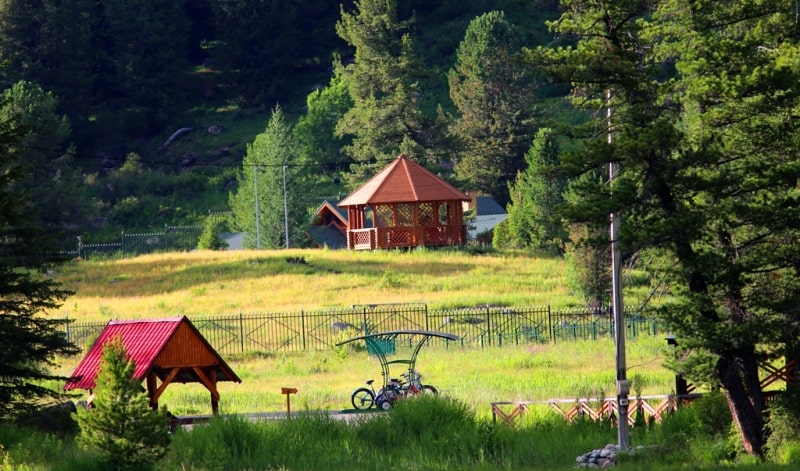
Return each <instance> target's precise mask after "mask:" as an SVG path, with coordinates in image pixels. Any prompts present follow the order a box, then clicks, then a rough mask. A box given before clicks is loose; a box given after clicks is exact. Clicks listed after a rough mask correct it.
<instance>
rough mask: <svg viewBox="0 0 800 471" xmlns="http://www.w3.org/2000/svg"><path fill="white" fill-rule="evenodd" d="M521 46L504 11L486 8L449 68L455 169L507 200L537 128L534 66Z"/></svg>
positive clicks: (502, 201) (472, 186)
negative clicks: (522, 53) (522, 54)
mask: <svg viewBox="0 0 800 471" xmlns="http://www.w3.org/2000/svg"><path fill="white" fill-rule="evenodd" d="M521 46H522V43H521V35H520V33H519V31H518V30H517V29H516V28H515V27H514V26H513V25H512V24H511V23H509V22H508V21H507V20H506V18H505V14H504V13H503V12H500V11H492V12H489V13H485V14H483V15H481V16H479V17H477V18H475V19H474V20H472V22H471V23H470V24H469V27H468V28H467V31H466V34H465V35H464V40H463V41H461V44H460V45H459V46H458V50H457V52H456V63H455V65H454V66H453V68H452V69H451V70H450V72H449V73H448V74H447V81H448V83H449V85H450V98H451V99H452V100H453V103H454V104H455V106H456V108H457V109H458V113H459V116H458V117H457V119H456V120H455V121H454V124H453V125H452V126H451V132H452V133H453V134H454V135H455V137H456V138H457V140H458V141H459V142H460V148H459V150H458V152H457V159H456V163H455V171H456V175H457V176H458V178H459V179H460V180H462V181H464V182H466V183H467V184H468V186H469V187H470V189H472V190H476V191H479V192H481V193H485V194H488V195H491V196H493V197H494V198H495V199H496V200H497V202H498V203H500V204H501V205H503V206H505V205H506V203H507V202H508V200H509V195H508V185H509V183H510V182H511V181H512V180H513V178H514V177H515V176H516V174H517V172H518V171H520V170H521V169H522V168H523V167H524V155H525V151H526V148H527V146H528V143H529V142H530V141H531V134H532V132H533V123H532V116H533V103H534V100H535V93H534V85H535V81H534V76H533V74H532V73H531V71H530V67H529V66H526V65H524V64H522V63H521V62H520V61H519V60H517V59H515V54H517V53H518V52H519V51H520V48H521Z"/></svg>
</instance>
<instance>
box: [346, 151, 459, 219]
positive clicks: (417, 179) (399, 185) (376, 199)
mask: <svg viewBox="0 0 800 471" xmlns="http://www.w3.org/2000/svg"><path fill="white" fill-rule="evenodd" d="M469 199H470V198H469V196H467V195H466V194H464V193H462V192H460V191H458V190H456V189H455V188H454V187H453V186H452V185H450V184H449V183H447V182H445V181H444V180H442V179H441V178H439V177H437V176H436V175H434V174H433V173H431V172H430V171H428V170H427V169H425V168H424V167H422V166H421V165H419V164H418V163H416V162H414V161H413V160H411V159H409V158H408V157H406V156H405V155H401V156H400V157H398V158H397V159H395V160H394V161H393V162H392V163H391V164H389V165H388V166H387V167H386V168H384V169H383V170H381V172H380V173H378V174H377V175H375V176H374V177H372V178H371V179H370V180H369V181H367V182H366V183H364V184H363V185H361V187H360V188H358V189H357V190H356V191H354V192H353V193H351V194H350V195H348V196H347V197H346V198H345V199H343V200H342V201H340V202H339V206H340V207H344V206H358V205H366V204H379V203H409V202H420V201H453V200H458V201H469Z"/></svg>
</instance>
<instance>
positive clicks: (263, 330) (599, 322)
mask: <svg viewBox="0 0 800 471" xmlns="http://www.w3.org/2000/svg"><path fill="white" fill-rule="evenodd" d="M190 320H191V321H192V323H193V324H194V325H195V327H197V329H198V330H199V331H200V333H201V334H202V335H203V336H204V337H205V338H206V340H208V342H209V343H210V344H211V346H212V347H214V349H216V350H217V352H219V353H220V354H225V355H228V354H242V353H256V352H263V353H274V352H302V351H311V350H326V349H330V348H334V346H335V345H336V343H337V342H340V341H342V340H346V339H349V338H351V337H356V336H359V335H363V334H367V333H375V332H385V331H391V330H401V329H411V330H435V331H439V332H447V333H452V334H455V335H458V337H459V340H458V341H456V342H455V344H457V345H458V346H461V347H472V348H476V347H477V348H482V347H490V346H498V347H502V346H504V345H525V344H537V343H555V342H566V341H575V340H597V339H600V338H613V336H614V322H613V316H612V315H611V311H610V309H601V310H595V311H588V310H551V309H550V307H522V308H507V307H498V306H483V307H474V308H465V309H442V310H429V309H428V307H427V305H426V304H422V303H418V304H417V303H412V304H363V305H354V306H351V307H348V308H342V309H329V310H319V311H300V312H289V313H286V312H273V313H260V314H258V313H257V314H244V313H240V314H234V315H217V316H198V317H190ZM105 325H106V324H105V323H99V322H75V321H73V322H70V323H69V324H67V325H66V327H65V334H66V336H67V338H68V339H69V340H71V341H72V342H74V343H75V344H76V345H78V346H79V347H81V348H82V349H83V350H84V351H86V350H88V349H89V347H90V346H91V345H92V343H94V341H95V339H97V337H98V335H99V334H100V332H101V331H102V330H103V328H104V327H105ZM625 328H626V335H627V336H628V337H637V336H640V335H657V334H658V333H659V325H658V323H657V321H656V320H655V319H653V318H650V317H646V316H642V315H638V314H636V313H627V315H626V320H625ZM429 342H430V343H431V344H440V345H443V346H453V342H448V341H446V340H443V339H435V338H432V339H430V340H429ZM398 347H399V348H402V347H403V345H398ZM409 347H410V345H409Z"/></svg>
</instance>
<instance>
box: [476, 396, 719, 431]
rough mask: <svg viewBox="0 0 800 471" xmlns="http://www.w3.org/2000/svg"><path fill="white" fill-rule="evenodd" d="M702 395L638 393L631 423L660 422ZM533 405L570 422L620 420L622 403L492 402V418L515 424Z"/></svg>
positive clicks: (603, 400) (630, 413)
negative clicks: (556, 413) (651, 394)
mask: <svg viewBox="0 0 800 471" xmlns="http://www.w3.org/2000/svg"><path fill="white" fill-rule="evenodd" d="M702 396H703V395H702V394H699V393H692V394H681V395H664V396H636V397H635V398H632V399H631V400H630V402H628V422H629V424H630V425H634V424H636V422H637V421H640V422H641V423H645V424H646V423H650V422H656V423H659V424H660V423H661V421H662V420H664V416H665V415H668V414H671V413H673V412H675V411H676V410H677V409H678V407H679V406H680V405H682V404H689V403H691V402H692V401H693V400H695V399H697V398H700V397H702ZM532 406H546V407H548V408H550V409H553V410H555V411H557V412H558V413H559V415H561V416H562V417H564V418H565V419H566V420H567V421H569V422H574V421H575V420H579V419H582V420H593V421H600V420H606V421H608V422H609V423H616V421H617V417H619V406H618V405H617V399H616V398H579V399H549V400H546V401H499V402H492V419H493V420H494V421H495V422H497V421H498V419H499V420H501V421H502V422H504V423H505V424H507V425H510V426H512V427H513V426H514V425H516V423H517V421H518V420H520V418H522V417H523V416H524V415H525V413H526V412H527V411H528V409H529V408H530V407H532Z"/></svg>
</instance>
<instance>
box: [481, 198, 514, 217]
mask: <svg viewBox="0 0 800 471" xmlns="http://www.w3.org/2000/svg"><path fill="white" fill-rule="evenodd" d="M503 214H506V215H507V214H508V213H507V212H506V210H505V209H504V208H503V207H502V206H500V204H498V203H497V201H495V200H494V198H492V197H491V196H478V197H476V198H475V215H477V216H489V215H503Z"/></svg>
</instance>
